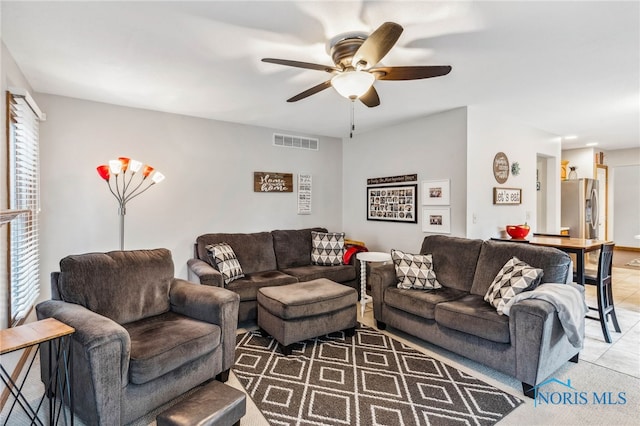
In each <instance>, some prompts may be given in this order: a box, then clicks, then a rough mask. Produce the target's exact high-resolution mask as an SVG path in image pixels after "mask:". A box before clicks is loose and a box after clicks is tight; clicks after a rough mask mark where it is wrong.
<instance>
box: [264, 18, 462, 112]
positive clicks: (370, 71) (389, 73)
mask: <svg viewBox="0 0 640 426" xmlns="http://www.w3.org/2000/svg"><path fill="white" fill-rule="evenodd" d="M402 30H403V29H402V26H400V25H399V24H396V23H394V22H385V23H384V24H382V25H380V26H379V27H378V28H377V29H376V30H375V31H374V32H372V33H371V34H370V35H368V36H367V34H366V33H362V32H354V33H345V34H340V35H338V36H336V37H334V38H332V39H331V40H330V41H329V42H328V50H329V53H330V54H331V58H332V59H333V62H334V64H335V66H329V65H320V64H314V63H309V62H300V61H291V60H287V59H274V58H263V59H262V62H269V63H272V64H279V65H287V66H290V67H296V68H305V69H311V70H317V71H325V72H328V73H330V74H334V76H333V77H332V78H331V79H329V80H327V81H325V82H322V83H320V84H318V85H316V86H313V87H311V88H310V89H307V90H305V91H304V92H301V93H298V94H297V95H295V96H293V97H291V98H289V99H287V102H296V101H299V100H300V99H304V98H306V97H308V96H311V95H314V94H316V93H318V92H321V91H322V90H325V89H327V88H329V87H333V88H334V89H336V91H337V92H338V93H339V94H340V95H342V96H344V97H345V98H348V99H351V100H352V101H355V100H356V99H359V100H360V101H361V102H362V103H363V104H365V105H366V106H368V107H375V106H378V105H380V97H379V96H378V92H377V91H376V89H375V88H374V87H373V83H374V82H375V81H376V80H418V79H422V78H431V77H440V76H443V75H447V74H449V72H450V71H451V67H450V66H449V65H435V66H426V65H425V66H402V67H386V66H379V67H376V65H377V64H378V62H380V60H381V59H382V58H384V56H385V55H386V54H387V53H389V51H390V50H391V48H392V47H393V46H394V45H395V44H396V42H397V41H398V39H399V38H400V34H402Z"/></svg>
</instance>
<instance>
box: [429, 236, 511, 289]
mask: <svg viewBox="0 0 640 426" xmlns="http://www.w3.org/2000/svg"><path fill="white" fill-rule="evenodd" d="M481 247H482V240H470V239H467V238H460V237H449V236H446V235H429V236H427V237H425V238H424V240H423V242H422V248H421V249H420V253H421V254H428V253H431V254H432V255H433V269H434V270H435V271H436V273H437V274H438V282H439V283H440V284H441V285H442V286H444V287H451V288H455V289H457V290H463V291H466V292H469V289H470V288H471V284H472V283H473V277H474V274H475V272H476V264H477V263H478V256H479V255H480V248H481ZM502 265H504V262H502V264H501V265H500V266H502ZM498 269H500V268H498ZM498 269H496V271H495V272H496V273H497V272H498ZM493 277H495V273H494V274H493V276H492V277H491V279H493ZM483 295H484V293H483Z"/></svg>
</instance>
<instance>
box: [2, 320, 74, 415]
mask: <svg viewBox="0 0 640 426" xmlns="http://www.w3.org/2000/svg"><path fill="white" fill-rule="evenodd" d="M74 332H75V329H74V328H72V327H69V326H68V325H67V324H65V323H63V322H60V321H58V320H56V319H54V318H47V319H44V320H41V321H36V322H32V323H28V324H25V325H21V326H19V327H14V328H8V329H5V330H0V355H4V354H7V353H10V352H14V351H17V350H20V349H26V348H30V347H32V346H36V345H37V348H36V350H35V351H32V352H33V355H32V356H31V360H30V361H28V368H27V371H26V373H25V374H24V377H23V379H22V381H21V383H19V384H18V383H16V382H15V381H14V380H13V379H12V378H11V375H10V374H9V372H8V371H7V370H6V369H5V367H4V365H2V359H1V358H0V378H2V381H3V382H4V384H5V386H6V387H7V388H8V389H9V391H10V392H11V395H13V398H14V401H13V403H12V405H11V409H10V410H9V414H8V417H7V420H9V419H10V418H11V414H12V413H13V410H14V408H16V404H17V405H18V406H19V407H21V408H22V409H23V410H24V412H25V414H26V415H27V417H29V419H30V420H31V424H36V425H44V424H43V422H42V420H40V419H39V418H38V412H39V411H40V407H42V403H43V402H44V398H45V397H48V398H49V425H54V424H58V422H59V421H60V420H61V419H63V420H64V424H65V425H66V424H71V425H73V419H74V416H73V393H72V392H71V374H72V371H73V369H72V365H73V364H72V356H71V335H72V334H73V333H74ZM42 344H47V346H48V347H47V349H48V352H49V357H48V362H49V371H50V377H49V380H48V383H45V391H44V394H43V395H42V397H41V398H40V399H39V400H38V401H37V405H36V406H35V408H34V407H32V406H31V404H30V403H29V401H28V400H27V398H26V397H25V395H24V394H23V393H22V389H23V387H24V384H25V382H26V380H27V377H28V376H29V372H30V371H31V367H32V366H33V364H34V361H35V359H36V356H38V351H39V349H40V346H41V345H42ZM56 400H58V402H59V404H56ZM65 402H66V403H67V405H68V406H69V410H70V413H71V414H70V416H69V418H67V414H66V412H65V411H64V403H65Z"/></svg>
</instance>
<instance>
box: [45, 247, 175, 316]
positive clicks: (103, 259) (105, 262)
mask: <svg viewBox="0 0 640 426" xmlns="http://www.w3.org/2000/svg"><path fill="white" fill-rule="evenodd" d="M173 274H174V267H173V260H172V259H171V252H170V251H169V250H167V249H156V250H135V251H112V252H109V253H87V254H80V255H72V256H67V257H65V258H64V259H62V260H61V261H60V274H59V275H58V283H57V284H58V290H59V292H60V298H61V299H62V300H63V301H65V302H70V303H75V304H78V305H82V306H84V307H85V308H87V309H89V310H90V311H93V312H96V313H98V314H100V315H102V316H105V317H107V318H110V319H112V320H113V321H115V322H117V323H119V324H126V323H128V322H132V321H137V320H139V319H142V318H147V317H151V316H154V315H159V314H161V313H163V312H166V311H168V310H169V288H170V286H171V282H172V281H173Z"/></svg>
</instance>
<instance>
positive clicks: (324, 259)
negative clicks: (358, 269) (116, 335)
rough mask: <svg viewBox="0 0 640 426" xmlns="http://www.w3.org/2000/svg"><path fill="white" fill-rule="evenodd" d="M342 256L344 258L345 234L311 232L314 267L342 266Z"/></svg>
mask: <svg viewBox="0 0 640 426" xmlns="http://www.w3.org/2000/svg"><path fill="white" fill-rule="evenodd" d="M342 256H344V232H316V231H311V264H312V265H319V266H336V265H342Z"/></svg>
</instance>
